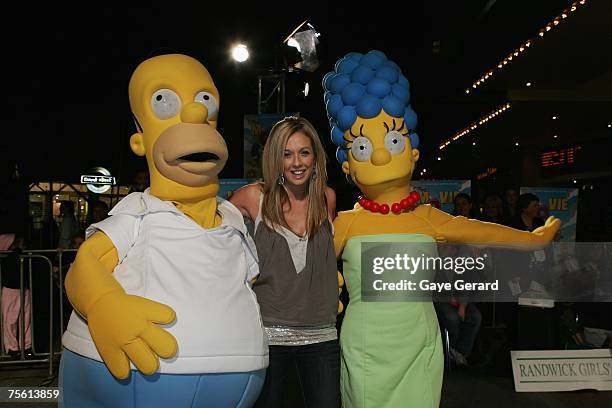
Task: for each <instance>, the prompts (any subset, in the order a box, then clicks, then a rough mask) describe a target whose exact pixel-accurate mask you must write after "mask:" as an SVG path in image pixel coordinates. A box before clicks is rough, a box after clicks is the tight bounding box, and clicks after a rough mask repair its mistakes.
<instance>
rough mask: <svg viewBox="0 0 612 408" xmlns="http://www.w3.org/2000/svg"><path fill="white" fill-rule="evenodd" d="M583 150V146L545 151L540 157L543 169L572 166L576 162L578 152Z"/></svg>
mask: <svg viewBox="0 0 612 408" xmlns="http://www.w3.org/2000/svg"><path fill="white" fill-rule="evenodd" d="M581 149H582V146H572V147H564V148H561V149H557V150H548V151H544V152H542V154H541V156H540V165H541V166H542V167H557V166H567V165H572V164H574V163H575V162H576V159H577V155H578V152H580V150H581Z"/></svg>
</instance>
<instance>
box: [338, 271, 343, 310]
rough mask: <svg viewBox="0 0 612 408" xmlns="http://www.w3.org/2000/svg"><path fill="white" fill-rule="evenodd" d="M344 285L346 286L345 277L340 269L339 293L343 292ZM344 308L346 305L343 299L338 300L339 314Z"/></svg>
mask: <svg viewBox="0 0 612 408" xmlns="http://www.w3.org/2000/svg"><path fill="white" fill-rule="evenodd" d="M343 286H344V278H343V277H342V274H341V273H340V271H338V295H340V294H341V293H342V287H343ZM343 310H344V305H343V304H342V301H341V300H338V314H340V313H342V311H343Z"/></svg>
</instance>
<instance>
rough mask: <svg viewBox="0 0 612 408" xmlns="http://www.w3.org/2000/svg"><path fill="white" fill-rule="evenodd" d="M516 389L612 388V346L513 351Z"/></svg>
mask: <svg viewBox="0 0 612 408" xmlns="http://www.w3.org/2000/svg"><path fill="white" fill-rule="evenodd" d="M511 355H512V371H513V373H514V388H515V390H516V391H517V392H542V391H575V390H584V389H595V390H602V391H603V390H612V350H611V349H595V350H544V351H512V352H511Z"/></svg>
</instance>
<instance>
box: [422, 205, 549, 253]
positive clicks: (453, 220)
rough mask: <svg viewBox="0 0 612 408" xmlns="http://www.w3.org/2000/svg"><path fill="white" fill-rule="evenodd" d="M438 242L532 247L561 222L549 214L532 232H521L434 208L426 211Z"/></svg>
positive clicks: (541, 241) (539, 243)
mask: <svg viewBox="0 0 612 408" xmlns="http://www.w3.org/2000/svg"><path fill="white" fill-rule="evenodd" d="M428 218H429V221H430V222H431V223H432V225H433V226H434V228H435V230H436V232H437V234H438V236H437V237H435V238H436V239H437V240H439V241H447V242H454V243H473V244H500V245H503V246H505V247H509V248H517V249H519V248H533V246H534V245H536V246H537V245H545V244H547V243H548V242H550V241H552V240H553V238H554V237H555V234H556V233H557V231H559V228H560V227H561V221H560V220H559V219H558V218H555V217H549V218H548V219H547V220H546V223H545V224H544V225H543V226H542V227H540V228H537V229H535V230H534V231H533V232H528V231H521V230H517V229H514V228H510V227H506V226H503V225H499V224H493V223H489V222H483V221H478V220H472V219H468V218H465V217H461V216H458V217H453V216H451V215H448V214H446V213H444V212H442V211H439V210H437V209H435V208H431V210H430V212H429V217H428Z"/></svg>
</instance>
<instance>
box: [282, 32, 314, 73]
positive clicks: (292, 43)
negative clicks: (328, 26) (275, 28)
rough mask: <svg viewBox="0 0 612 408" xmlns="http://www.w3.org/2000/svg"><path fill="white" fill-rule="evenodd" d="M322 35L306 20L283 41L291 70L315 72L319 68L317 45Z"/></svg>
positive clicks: (286, 61) (287, 63)
mask: <svg viewBox="0 0 612 408" xmlns="http://www.w3.org/2000/svg"><path fill="white" fill-rule="evenodd" d="M320 36H321V34H320V33H318V32H317V30H316V29H315V28H314V26H313V25H312V24H310V23H309V22H308V20H305V21H304V22H302V24H300V25H299V26H297V28H296V29H295V30H293V32H292V33H291V34H289V36H288V37H287V38H286V39H285V41H283V43H285V44H286V45H287V47H286V48H287V49H285V63H286V65H287V66H288V67H290V68H297V69H300V70H304V71H308V72H314V71H315V70H316V69H317V68H319V60H318V59H317V50H316V48H317V45H318V44H319V37H320ZM296 51H297V52H296Z"/></svg>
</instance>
